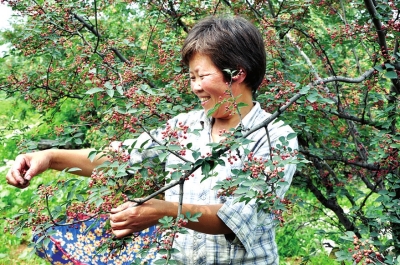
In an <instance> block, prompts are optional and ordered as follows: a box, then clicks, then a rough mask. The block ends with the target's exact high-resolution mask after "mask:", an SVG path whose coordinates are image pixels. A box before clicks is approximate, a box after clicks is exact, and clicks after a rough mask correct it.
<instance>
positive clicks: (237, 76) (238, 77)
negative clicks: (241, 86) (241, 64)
mask: <svg viewBox="0 0 400 265" xmlns="http://www.w3.org/2000/svg"><path fill="white" fill-rule="evenodd" d="M244 79H246V71H244V69H240V70H239V72H237V74H235V75H234V76H232V81H233V82H243V81H244Z"/></svg>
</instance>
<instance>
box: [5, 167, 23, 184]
mask: <svg viewBox="0 0 400 265" xmlns="http://www.w3.org/2000/svg"><path fill="white" fill-rule="evenodd" d="M6 179H7V183H8V184H10V185H13V186H19V185H24V184H25V182H26V181H25V180H24V178H23V177H22V176H21V173H20V172H19V170H16V169H10V170H9V171H8V173H7V175H6Z"/></svg>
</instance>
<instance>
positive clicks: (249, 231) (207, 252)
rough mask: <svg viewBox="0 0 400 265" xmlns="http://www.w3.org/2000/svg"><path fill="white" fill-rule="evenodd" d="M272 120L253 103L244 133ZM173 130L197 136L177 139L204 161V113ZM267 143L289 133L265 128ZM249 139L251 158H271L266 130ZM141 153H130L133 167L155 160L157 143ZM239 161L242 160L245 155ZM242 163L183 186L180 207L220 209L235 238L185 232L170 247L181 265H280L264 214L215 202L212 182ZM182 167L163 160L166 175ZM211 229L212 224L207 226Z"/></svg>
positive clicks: (173, 195)
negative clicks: (171, 167)
mask: <svg viewBox="0 0 400 265" xmlns="http://www.w3.org/2000/svg"><path fill="white" fill-rule="evenodd" d="M269 116H270V114H268V113H266V112H265V111H264V110H262V109H261V107H260V105H259V103H258V102H255V105H254V107H253V108H252V110H251V112H250V113H248V114H247V115H246V116H245V117H244V118H243V120H242V122H243V126H244V128H252V127H253V126H255V125H257V124H259V123H260V122H262V121H263V120H265V119H266V118H268V117H269ZM168 125H170V126H171V127H172V128H177V127H179V126H181V125H187V126H189V128H190V130H198V132H199V133H188V134H187V138H186V139H184V138H180V139H181V144H184V145H185V146H186V144H187V143H192V147H191V149H192V150H198V151H200V152H201V154H202V155H205V154H206V153H207V152H210V151H211V147H210V146H208V145H207V144H209V143H212V138H211V125H212V120H211V119H209V118H208V117H207V116H206V115H205V113H204V111H203V110H198V111H192V112H189V113H185V114H180V115H178V116H176V117H175V118H173V119H171V120H170V121H169V122H168ZM268 130H269V135H270V141H271V144H272V146H274V145H275V144H276V143H277V140H278V138H279V137H281V136H287V135H288V134H289V133H291V132H293V130H292V129H291V128H290V127H289V126H287V125H284V124H283V122H274V123H272V124H269V126H268ZM163 132H165V128H160V129H158V130H155V131H153V132H152V135H153V137H155V138H156V139H157V140H159V141H162V133H163ZM149 139H150V138H149V136H148V135H146V134H142V135H141V136H140V137H139V138H138V141H137V143H136V146H140V145H141V144H142V143H145V142H146V141H147V140H149ZM248 139H251V140H253V141H252V142H251V143H250V144H248V146H247V147H246V148H247V149H249V150H251V151H252V152H253V153H254V156H255V157H263V158H268V157H269V145H268V140H267V136H266V133H265V129H260V130H258V131H256V132H254V133H253V134H251V135H250V136H249V137H248ZM289 143H290V144H289V146H290V147H291V148H292V149H297V148H298V147H297V140H296V138H294V139H292V140H290V141H289ZM146 145H147V147H145V149H146V150H145V151H144V152H141V153H139V152H138V150H136V149H133V151H132V152H131V163H137V162H140V161H142V159H143V158H145V157H155V156H157V155H158V154H159V153H158V152H160V151H155V150H152V149H151V146H154V145H155V143H154V142H152V141H151V139H150V140H149V141H148V142H147V143H145V146H146ZM184 157H185V159H187V160H192V161H193V158H191V157H192V156H191V153H190V152H188V153H187V154H186V155H185V156H184ZM241 157H246V156H245V155H243V156H241ZM243 162H244V161H242V160H241V159H238V161H235V162H234V163H233V165H231V164H230V163H228V162H226V163H225V166H220V165H218V166H217V167H216V168H215V169H214V170H213V172H212V173H217V174H216V176H213V177H209V178H208V179H206V180H204V181H201V180H202V179H203V177H204V176H203V175H202V174H201V170H197V171H196V172H195V173H194V176H193V177H190V179H189V180H188V181H186V182H185V184H184V195H183V203H191V204H201V205H207V204H209V205H211V204H223V206H222V207H221V208H220V210H219V211H218V217H219V218H220V219H221V220H222V221H223V222H224V223H225V224H226V225H227V226H228V227H229V228H230V229H231V230H232V231H233V232H234V234H235V238H234V239H233V240H232V239H227V238H226V237H225V236H224V235H209V234H204V233H199V232H196V231H193V230H190V229H188V233H187V234H182V235H179V237H178V238H176V239H175V242H174V247H175V248H178V249H179V250H180V251H179V253H178V254H175V255H174V256H173V259H175V260H177V261H178V263H179V264H185V265H189V264H199V265H200V264H271V265H272V264H274V265H275V264H276V265H277V264H278V263H279V262H278V261H279V257H278V250H277V245H276V243H275V225H274V222H273V215H272V214H271V213H267V212H264V211H257V205H256V204H255V203H254V202H252V201H250V202H249V203H247V204H244V203H234V202H233V201H234V198H233V197H223V196H217V193H218V191H216V190H213V187H214V186H215V184H216V182H217V181H219V180H223V179H225V178H227V177H234V176H232V173H231V170H232V169H235V168H243ZM179 163H182V161H181V160H180V159H179V158H177V157H176V156H174V155H169V156H168V157H167V159H166V166H167V167H166V169H167V170H168V165H172V164H179ZM295 168H296V167H295V165H287V166H286V167H285V176H284V179H285V181H286V182H288V183H289V184H290V183H291V181H292V177H293V174H294V172H295ZM288 187H289V185H287V186H284V187H283V188H281V189H280V190H278V191H277V195H278V196H280V197H283V196H284V194H285V192H286V191H287V189H288ZM165 200H167V201H175V202H177V201H179V187H178V186H176V187H174V188H171V189H169V190H168V191H166V192H165ZM210 225H211V226H212V225H213V224H210Z"/></svg>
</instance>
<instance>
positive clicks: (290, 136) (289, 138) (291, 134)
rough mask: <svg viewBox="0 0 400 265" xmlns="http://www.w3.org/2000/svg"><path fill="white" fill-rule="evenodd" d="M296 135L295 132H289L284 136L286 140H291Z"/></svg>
mask: <svg viewBox="0 0 400 265" xmlns="http://www.w3.org/2000/svg"><path fill="white" fill-rule="evenodd" d="M296 137H297V133H289V134H288V135H287V136H286V139H287V140H292V139H294V138H296Z"/></svg>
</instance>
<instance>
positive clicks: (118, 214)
mask: <svg viewBox="0 0 400 265" xmlns="http://www.w3.org/2000/svg"><path fill="white" fill-rule="evenodd" d="M165 203H166V202H165V201H161V200H157V199H151V200H149V201H147V202H145V203H143V204H141V205H137V206H135V205H136V203H134V202H126V203H123V204H121V205H120V206H118V207H117V208H113V209H111V214H110V224H111V228H112V230H113V233H114V235H115V236H116V237H117V238H122V237H125V236H128V235H130V234H132V233H135V232H140V231H142V230H144V229H146V228H148V227H150V226H153V225H156V224H157V223H158V220H159V219H160V218H162V217H163V216H164V215H165V214H164V212H163V210H165V205H164V204H165Z"/></svg>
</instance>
